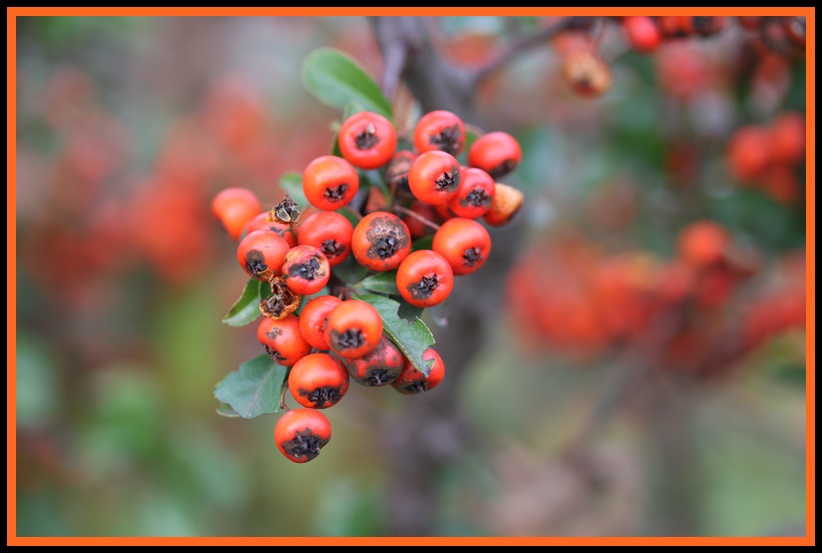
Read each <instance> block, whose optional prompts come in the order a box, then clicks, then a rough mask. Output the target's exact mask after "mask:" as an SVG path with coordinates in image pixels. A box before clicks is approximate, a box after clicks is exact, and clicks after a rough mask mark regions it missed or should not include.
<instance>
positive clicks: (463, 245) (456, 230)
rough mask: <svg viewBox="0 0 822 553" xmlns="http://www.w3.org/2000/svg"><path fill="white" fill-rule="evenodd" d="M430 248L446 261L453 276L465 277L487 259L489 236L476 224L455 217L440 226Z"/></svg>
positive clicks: (472, 221) (469, 220) (483, 228)
mask: <svg viewBox="0 0 822 553" xmlns="http://www.w3.org/2000/svg"><path fill="white" fill-rule="evenodd" d="M431 248H432V249H433V250H434V251H435V252H437V253H438V254H440V255H441V256H442V257H444V258H445V260H446V261H448V264H449V265H450V266H451V269H452V270H453V271H454V274H455V275H457V276H459V275H467V274H470V273H473V272H474V271H476V270H477V269H479V268H480V267H482V265H483V264H484V263H485V261H486V260H487V259H488V255H489V254H490V253H491V235H490V234H488V231H487V230H485V227H483V226H482V225H481V224H479V223H478V222H476V221H474V220H472V219H464V218H462V217H455V218H453V219H449V220H447V221H445V222H444V223H443V224H442V226H440V228H439V230H437V232H436V234H434V242H433V243H432V245H431Z"/></svg>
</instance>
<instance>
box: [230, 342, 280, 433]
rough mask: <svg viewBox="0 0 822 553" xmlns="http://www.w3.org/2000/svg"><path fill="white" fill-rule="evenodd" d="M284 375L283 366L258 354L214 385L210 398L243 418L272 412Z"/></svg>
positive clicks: (278, 406) (275, 409) (278, 396)
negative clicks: (214, 398) (212, 394)
mask: <svg viewBox="0 0 822 553" xmlns="http://www.w3.org/2000/svg"><path fill="white" fill-rule="evenodd" d="M287 372H288V369H287V368H286V367H284V366H283V365H278V364H277V363H275V362H274V361H272V360H271V358H270V357H269V356H268V355H267V354H262V355H258V356H257V357H255V358H254V359H249V360H248V361H246V362H245V363H243V364H242V365H240V368H239V370H236V371H232V372H231V373H229V375H228V376H226V377H225V378H224V379H223V380H222V381H221V382H220V383H219V384H217V386H215V388H214V397H216V398H217V399H218V400H220V401H221V402H222V403H225V404H227V405H228V406H229V407H231V409H233V410H234V412H236V413H237V414H238V415H239V416H241V417H242V418H244V419H251V418H254V417H258V416H260V415H266V414H268V413H276V412H277V411H278V410H279V408H280V392H281V391H282V389H283V385H284V384H285V378H286V374H287ZM218 412H219V411H218ZM220 414H223V413H220Z"/></svg>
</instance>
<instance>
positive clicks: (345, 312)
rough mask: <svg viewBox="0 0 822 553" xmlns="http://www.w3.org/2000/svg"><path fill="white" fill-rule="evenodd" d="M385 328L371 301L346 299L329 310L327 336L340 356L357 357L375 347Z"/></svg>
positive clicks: (329, 342)
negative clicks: (369, 302)
mask: <svg viewBox="0 0 822 553" xmlns="http://www.w3.org/2000/svg"><path fill="white" fill-rule="evenodd" d="M382 330H383V326H382V318H380V314H379V313H378V312H377V310H376V309H374V307H373V306H372V305H371V304H368V303H365V302H364V301H360V300H346V301H344V302H342V303H341V304H340V305H338V306H337V307H335V308H334V309H332V310H331V313H329V315H328V323H327V324H326V326H325V339H326V341H327V342H328V345H329V346H330V347H331V350H332V351H334V353H336V354H338V355H339V356H340V357H345V358H346V359H356V358H357V357H362V356H363V355H367V354H369V353H371V352H372V351H374V349H375V348H376V347H377V344H379V342H380V338H382Z"/></svg>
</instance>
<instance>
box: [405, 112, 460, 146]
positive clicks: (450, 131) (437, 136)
mask: <svg viewBox="0 0 822 553" xmlns="http://www.w3.org/2000/svg"><path fill="white" fill-rule="evenodd" d="M414 146H415V147H416V148H417V151H418V152H420V153H423V152H429V151H432V150H439V151H442V152H446V153H448V154H451V155H452V156H455V155H457V154H459V153H460V152H462V150H463V148H465V125H464V124H463V122H462V119H460V118H459V117H458V116H457V115H455V114H454V113H451V112H450V111H445V110H436V111H431V112H428V113H426V114H425V115H423V116H422V117H421V118H420V120H419V121H418V122H417V125H416V126H415V127H414Z"/></svg>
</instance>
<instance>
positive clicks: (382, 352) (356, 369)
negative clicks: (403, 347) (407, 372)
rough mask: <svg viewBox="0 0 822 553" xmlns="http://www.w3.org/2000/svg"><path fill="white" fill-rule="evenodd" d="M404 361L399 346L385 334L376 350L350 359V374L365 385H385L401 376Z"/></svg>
mask: <svg viewBox="0 0 822 553" xmlns="http://www.w3.org/2000/svg"><path fill="white" fill-rule="evenodd" d="M404 363H405V357H404V356H403V354H402V352H401V351H400V350H399V348H397V346H395V345H394V342H392V341H391V340H389V339H388V338H387V337H386V336H383V337H382V338H380V342H379V343H378V344H377V347H376V348H375V349H374V351H372V352H371V353H369V354H367V355H364V356H362V357H359V358H357V359H349V360H348V374H350V375H351V378H353V379H354V381H355V382H357V383H359V384H362V385H363V386H385V385H386V384H391V383H392V382H394V381H395V380H396V379H397V377H399V376H400V373H401V372H402V368H403V364H404Z"/></svg>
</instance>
